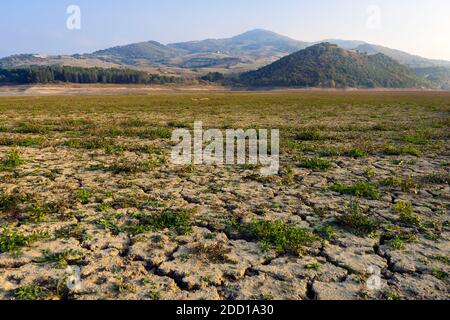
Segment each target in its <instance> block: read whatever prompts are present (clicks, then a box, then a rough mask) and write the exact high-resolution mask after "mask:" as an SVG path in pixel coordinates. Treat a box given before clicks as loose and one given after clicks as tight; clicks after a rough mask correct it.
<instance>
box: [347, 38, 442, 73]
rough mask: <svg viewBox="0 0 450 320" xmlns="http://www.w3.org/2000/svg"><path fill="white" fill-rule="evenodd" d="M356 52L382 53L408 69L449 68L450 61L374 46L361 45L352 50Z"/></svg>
mask: <svg viewBox="0 0 450 320" xmlns="http://www.w3.org/2000/svg"><path fill="white" fill-rule="evenodd" d="M354 50H356V51H360V52H366V53H367V54H377V53H382V54H384V55H386V56H388V57H390V58H392V59H394V60H396V61H397V62H399V63H401V64H403V65H405V66H407V67H409V68H426V67H440V66H447V67H450V61H444V60H432V59H426V58H423V57H420V56H417V55H412V54H409V53H406V52H403V51H400V50H395V49H390V48H387V47H383V46H378V45H374V44H368V43H365V44H362V45H359V46H357V47H355V48H354Z"/></svg>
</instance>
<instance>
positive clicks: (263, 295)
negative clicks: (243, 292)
mask: <svg viewBox="0 0 450 320" xmlns="http://www.w3.org/2000/svg"><path fill="white" fill-rule="evenodd" d="M273 299H274V298H273V295H271V294H270V293H260V294H256V295H253V296H252V298H251V300H256V301H271V300H273Z"/></svg>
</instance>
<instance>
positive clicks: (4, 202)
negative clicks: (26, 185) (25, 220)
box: [0, 192, 28, 214]
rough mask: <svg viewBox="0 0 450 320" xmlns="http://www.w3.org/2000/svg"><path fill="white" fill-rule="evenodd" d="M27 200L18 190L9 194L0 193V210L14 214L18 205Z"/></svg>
mask: <svg viewBox="0 0 450 320" xmlns="http://www.w3.org/2000/svg"><path fill="white" fill-rule="evenodd" d="M27 200H28V197H27V196H24V195H22V194H20V193H18V192H13V193H11V194H4V193H2V194H0V212H3V213H7V214H11V213H12V214H14V213H16V212H18V210H19V205H20V204H22V203H24V202H25V201H27Z"/></svg>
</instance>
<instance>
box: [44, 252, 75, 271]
mask: <svg viewBox="0 0 450 320" xmlns="http://www.w3.org/2000/svg"><path fill="white" fill-rule="evenodd" d="M43 254H44V256H43V257H42V258H40V259H37V260H36V262H37V263H52V264H55V265H56V266H57V267H58V268H60V269H64V268H66V267H67V266H68V265H77V264H79V263H80V261H81V259H83V254H82V253H81V252H79V251H76V250H65V251H62V252H50V251H48V250H46V251H44V252H43Z"/></svg>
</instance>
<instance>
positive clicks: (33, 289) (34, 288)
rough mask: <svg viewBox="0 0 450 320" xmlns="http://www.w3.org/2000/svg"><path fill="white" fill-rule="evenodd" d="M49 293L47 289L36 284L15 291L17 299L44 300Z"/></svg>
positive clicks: (14, 294)
mask: <svg viewBox="0 0 450 320" xmlns="http://www.w3.org/2000/svg"><path fill="white" fill-rule="evenodd" d="M47 295H48V292H47V290H46V289H45V288H43V287H41V286H39V285H36V284H30V285H27V286H22V287H19V288H17V289H15V290H14V291H13V296H14V298H16V299H17V300H28V301H31V300H44V299H45V298H46V297H47Z"/></svg>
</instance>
